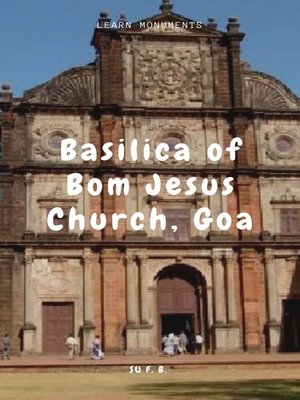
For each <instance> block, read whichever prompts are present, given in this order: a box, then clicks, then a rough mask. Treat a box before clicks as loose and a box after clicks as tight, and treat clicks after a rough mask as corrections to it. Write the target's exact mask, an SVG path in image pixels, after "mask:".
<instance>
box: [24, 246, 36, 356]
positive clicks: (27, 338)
mask: <svg viewBox="0 0 300 400" xmlns="http://www.w3.org/2000/svg"><path fill="white" fill-rule="evenodd" d="M33 261H34V254H33V250H32V249H26V251H25V258H24V264H25V324H24V326H23V332H24V337H23V340H24V344H23V346H24V347H23V351H24V354H32V353H35V352H36V326H35V324H34V314H33V302H34V293H33V292H34V290H33V284H32V264H33Z"/></svg>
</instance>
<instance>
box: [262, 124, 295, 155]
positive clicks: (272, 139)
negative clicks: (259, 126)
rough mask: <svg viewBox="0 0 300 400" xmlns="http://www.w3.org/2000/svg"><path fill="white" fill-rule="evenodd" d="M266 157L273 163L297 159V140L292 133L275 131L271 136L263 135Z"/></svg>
mask: <svg viewBox="0 0 300 400" xmlns="http://www.w3.org/2000/svg"><path fill="white" fill-rule="evenodd" d="M265 139H266V143H265V149H266V155H267V157H268V158H269V159H271V160H273V161H278V160H291V159H294V158H295V157H297V147H298V140H299V139H298V138H297V135H296V133H295V132H294V131H284V130H280V129H275V132H274V133H273V135H269V134H266V135H265Z"/></svg>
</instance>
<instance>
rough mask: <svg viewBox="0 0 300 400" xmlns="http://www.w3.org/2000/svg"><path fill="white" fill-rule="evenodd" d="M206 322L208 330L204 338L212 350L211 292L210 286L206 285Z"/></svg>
mask: <svg viewBox="0 0 300 400" xmlns="http://www.w3.org/2000/svg"><path fill="white" fill-rule="evenodd" d="M207 323H208V332H209V337H208V338H206V346H207V347H208V348H207V349H206V351H207V350H208V349H210V351H212V328H213V294H212V288H211V287H207Z"/></svg>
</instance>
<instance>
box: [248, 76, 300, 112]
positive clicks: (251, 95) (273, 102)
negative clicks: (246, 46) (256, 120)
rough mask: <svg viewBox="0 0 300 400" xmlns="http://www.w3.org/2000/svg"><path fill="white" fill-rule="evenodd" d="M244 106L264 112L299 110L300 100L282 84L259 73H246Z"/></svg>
mask: <svg viewBox="0 0 300 400" xmlns="http://www.w3.org/2000/svg"><path fill="white" fill-rule="evenodd" d="M243 97H244V105H245V107H253V108H256V109H262V110H299V109H300V99H299V98H298V97H297V96H296V95H294V94H293V93H292V92H291V91H290V90H289V89H288V88H287V87H286V86H285V85H284V84H283V83H282V82H280V81H278V80H277V79H275V78H274V77H272V76H270V75H267V74H264V73H262V72H257V71H249V70H248V71H244V90H243Z"/></svg>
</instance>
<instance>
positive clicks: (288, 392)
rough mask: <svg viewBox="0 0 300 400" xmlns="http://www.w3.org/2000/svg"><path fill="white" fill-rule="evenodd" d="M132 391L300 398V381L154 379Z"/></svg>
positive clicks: (202, 399) (225, 399) (231, 399)
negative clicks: (180, 380)
mask: <svg viewBox="0 0 300 400" xmlns="http://www.w3.org/2000/svg"><path fill="white" fill-rule="evenodd" d="M131 392H132V393H134V394H139V395H153V396H159V397H157V398H166V399H178V400H179V399H182V400H183V399H195V400H196V399H197V400H209V399H212V400H215V399H218V400H236V399H239V400H243V399H245V400H247V399H249V400H250V399H251V400H253V399H255V400H259V399H264V400H267V399H272V400H283V399H286V400H298V399H299V398H300V381H299V380H297V381H296V380H287V381H286V380H282V381H271V380H268V381H254V380H251V381H242V382H240V381H239V382H178V383H176V382H173V383H170V382H168V383H158V382H155V383H153V384H147V385H136V386H133V387H131ZM155 398H156V397H155Z"/></svg>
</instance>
